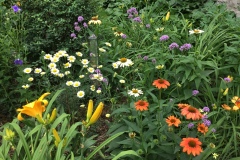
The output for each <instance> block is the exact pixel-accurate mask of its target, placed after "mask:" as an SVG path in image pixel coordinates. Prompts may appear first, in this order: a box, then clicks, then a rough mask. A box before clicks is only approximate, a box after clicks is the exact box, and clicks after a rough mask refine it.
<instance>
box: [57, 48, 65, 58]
mask: <svg viewBox="0 0 240 160" xmlns="http://www.w3.org/2000/svg"><path fill="white" fill-rule="evenodd" d="M66 53H67V52H66V51H64V50H60V51H58V52H57V53H56V54H58V55H59V56H60V57H62V56H63V55H64V54H66Z"/></svg>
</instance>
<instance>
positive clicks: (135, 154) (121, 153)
mask: <svg viewBox="0 0 240 160" xmlns="http://www.w3.org/2000/svg"><path fill="white" fill-rule="evenodd" d="M126 155H134V156H138V157H140V156H139V155H138V154H137V152H135V151H134V150H128V151H122V152H120V153H119V154H118V155H117V156H115V157H114V158H113V159H112V160H117V159H119V158H121V157H123V156H126ZM140 158H141V157H140Z"/></svg>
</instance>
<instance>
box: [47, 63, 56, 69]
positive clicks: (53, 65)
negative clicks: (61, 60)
mask: <svg viewBox="0 0 240 160" xmlns="http://www.w3.org/2000/svg"><path fill="white" fill-rule="evenodd" d="M56 67H57V65H56V63H49V64H48V68H49V69H52V68H56Z"/></svg>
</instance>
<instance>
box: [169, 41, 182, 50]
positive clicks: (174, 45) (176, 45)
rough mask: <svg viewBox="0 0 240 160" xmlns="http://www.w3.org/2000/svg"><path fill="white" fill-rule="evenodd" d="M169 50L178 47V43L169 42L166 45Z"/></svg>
mask: <svg viewBox="0 0 240 160" xmlns="http://www.w3.org/2000/svg"><path fill="white" fill-rule="evenodd" d="M168 48H169V49H170V50H173V49H174V48H179V45H178V44H177V43H175V42H173V43H171V44H170V45H169V47H168Z"/></svg>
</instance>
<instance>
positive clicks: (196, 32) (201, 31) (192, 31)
mask: <svg viewBox="0 0 240 160" xmlns="http://www.w3.org/2000/svg"><path fill="white" fill-rule="evenodd" d="M203 32H204V31H203V30H200V29H194V30H190V31H189V34H200V33H203Z"/></svg>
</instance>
